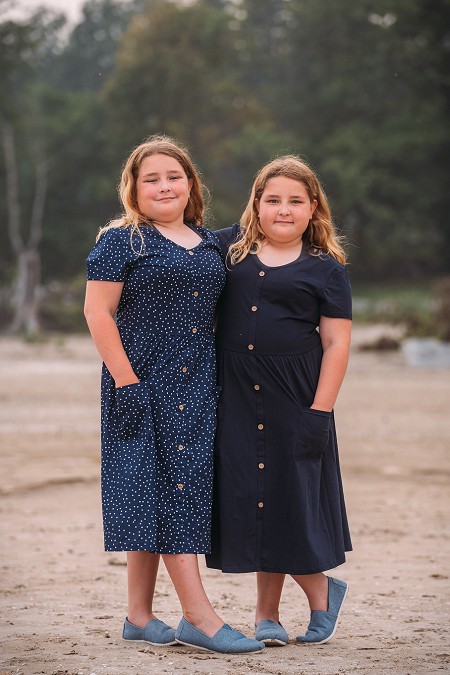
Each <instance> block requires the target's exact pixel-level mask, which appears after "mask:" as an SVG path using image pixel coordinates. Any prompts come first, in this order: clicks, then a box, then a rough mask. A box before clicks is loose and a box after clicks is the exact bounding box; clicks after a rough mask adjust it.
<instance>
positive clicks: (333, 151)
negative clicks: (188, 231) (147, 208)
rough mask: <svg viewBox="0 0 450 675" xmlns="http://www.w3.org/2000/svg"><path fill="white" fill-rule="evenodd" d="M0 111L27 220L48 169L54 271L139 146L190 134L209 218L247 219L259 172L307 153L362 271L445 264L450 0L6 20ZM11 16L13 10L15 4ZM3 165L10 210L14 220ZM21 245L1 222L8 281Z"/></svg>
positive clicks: (281, 2)
mask: <svg viewBox="0 0 450 675" xmlns="http://www.w3.org/2000/svg"><path fill="white" fill-rule="evenodd" d="M5 4H6V3H5V0H0V69H1V72H2V79H1V82H0V117H1V118H3V119H7V120H8V121H9V122H10V123H11V124H12V125H13V128H14V132H15V138H16V139H17V151H18V162H19V168H20V195H21V209H22V212H23V215H24V221H25V222H26V217H27V214H29V212H30V209H31V204H32V199H33V194H32V192H33V190H32V180H31V176H32V175H33V170H34V169H33V167H34V165H35V162H36V156H37V155H39V154H40V156H42V155H44V156H45V157H46V158H47V160H48V163H49V170H48V198H47V207H46V212H45V222H44V233H43V240H42V244H41V256H42V274H43V280H44V283H48V282H49V281H51V280H55V279H61V280H62V279H70V278H71V277H73V276H74V275H77V274H79V273H80V270H82V269H83V267H84V257H85V255H86V253H87V251H88V250H89V248H90V246H91V245H92V242H93V239H94V237H95V233H96V231H97V230H98V228H99V227H100V226H101V225H103V224H104V223H105V221H107V220H108V219H110V218H111V217H113V216H114V215H115V214H116V213H117V211H118V209H119V206H118V203H117V196H116V188H115V186H116V182H117V179H118V175H119V172H120V166H121V164H122V161H123V159H124V158H125V156H126V155H127V154H128V152H129V150H130V149H131V147H133V146H134V145H135V144H137V143H139V142H140V141H141V140H142V139H143V138H145V137H146V136H148V135H149V134H151V133H154V132H165V133H169V134H171V135H174V136H175V137H177V138H179V139H180V140H181V141H183V142H184V143H186V144H187V146H188V147H189V148H190V150H191V152H192V155H193V157H194V159H195V160H196V162H197V163H198V165H199V167H200V169H201V170H202V173H203V176H204V178H205V182H206V184H207V185H208V187H209V188H210V190H211V193H212V207H213V213H212V217H211V223H212V224H213V226H219V227H223V226H227V225H229V224H231V223H232V222H235V221H236V220H238V219H239V217H240V214H241V212H242V209H243V206H244V204H245V202H246V199H247V196H248V192H249V189H250V186H251V182H252V179H253V176H254V174H255V172H256V170H257V169H258V168H259V166H260V165H261V164H262V163H264V162H265V161H267V160H268V159H270V158H271V157H273V156H274V155H276V154H280V153H285V152H298V153H300V154H301V155H303V156H304V157H305V158H306V159H307V160H309V161H310V163H311V164H312V165H313V167H314V168H315V169H316V170H317V171H318V173H319V175H320V177H321V179H322V181H323V183H324V184H325V188H326V191H327V194H328V195H329V197H330V200H331V203H332V207H333V212H334V214H335V218H336V222H337V223H338V225H339V227H340V229H342V230H343V231H344V232H345V234H346V235H347V238H348V241H349V252H350V262H351V267H350V271H351V275H352V278H353V280H356V281H370V282H372V283H373V282H376V281H379V282H381V281H385V280H391V281H394V280H396V281H400V280H416V279H417V280H426V279H430V278H432V277H436V276H439V275H442V274H445V273H448V271H449V258H448V256H444V255H443V254H442V251H448V250H449V249H450V219H449V217H448V213H449V212H450V203H449V199H450V197H449V190H448V189H447V185H446V175H447V174H448V170H449V164H450V130H449V126H448V124H447V120H448V116H449V112H450V93H449V92H450V87H449V84H450V77H449V75H448V73H449V72H450V63H449V60H450V31H449V28H448V21H447V20H446V19H448V15H449V10H450V0H432V2H431V3H430V2H429V0H415V1H414V2H411V1H410V0H379V1H378V2H377V3H376V5H375V6H374V4H373V2H371V0H239V1H237V0H214V1H211V0H197V2H193V3H188V4H185V3H177V2H172V1H169V0H128V1H126V0H89V1H88V2H87V3H86V5H85V7H84V11H83V16H82V18H81V20H80V22H79V24H78V25H77V26H75V27H74V28H73V29H71V30H70V31H68V30H67V26H66V25H65V21H64V17H62V16H61V15H58V14H55V13H52V12H49V11H40V12H37V13H35V14H34V15H32V16H31V17H30V19H29V20H24V21H22V22H17V21H16V22H14V21H11V20H8V19H6V18H4V15H3V14H2V10H3V8H4V6H5ZM5 16H6V15H5ZM4 186H5V173H4V167H3V164H2V163H0V218H1V221H2V223H3V222H5V221H6V205H5V199H4V198H3V195H4ZM14 272H15V268H14V257H13V255H12V251H11V247H10V245H9V243H8V239H7V236H6V229H5V228H4V227H2V228H0V283H1V284H3V285H5V284H10V283H11V281H12V279H13V276H14Z"/></svg>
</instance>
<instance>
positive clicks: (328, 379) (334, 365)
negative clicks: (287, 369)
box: [311, 344, 349, 410]
mask: <svg viewBox="0 0 450 675" xmlns="http://www.w3.org/2000/svg"><path fill="white" fill-rule="evenodd" d="M348 356H349V348H348V345H346V344H334V345H330V346H329V347H327V348H326V349H325V350H324V353H323V356H322V365H321V368H320V376H319V381H318V384H317V389H316V394H315V396H314V401H313V403H312V405H311V408H316V409H319V410H332V409H333V408H334V404H335V403H336V399H337V397H338V394H339V390H340V388H341V385H342V382H343V380H344V376H345V372H346V370H347V364H348Z"/></svg>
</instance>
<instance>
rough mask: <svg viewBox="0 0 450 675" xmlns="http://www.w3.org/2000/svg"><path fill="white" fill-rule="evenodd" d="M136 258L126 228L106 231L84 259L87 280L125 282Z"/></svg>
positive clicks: (128, 231)
mask: <svg viewBox="0 0 450 675" xmlns="http://www.w3.org/2000/svg"><path fill="white" fill-rule="evenodd" d="M136 257H137V254H136V253H135V252H134V251H133V250H132V248H131V242H130V230H129V229H128V228H111V229H110V230H106V232H104V233H103V234H102V235H101V237H100V239H99V240H98V241H97V243H96V244H95V246H94V248H93V249H92V251H91V252H90V253H89V255H88V257H87V258H86V266H87V278H88V280H92V281H93V280H96V281H125V280H126V278H127V275H128V271H129V267H130V265H131V264H132V263H133V262H134V261H135V259H136Z"/></svg>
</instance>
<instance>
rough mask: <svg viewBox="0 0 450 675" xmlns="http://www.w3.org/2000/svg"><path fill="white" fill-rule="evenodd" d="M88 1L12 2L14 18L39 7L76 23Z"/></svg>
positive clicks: (185, 0)
mask: <svg viewBox="0 0 450 675" xmlns="http://www.w3.org/2000/svg"><path fill="white" fill-rule="evenodd" d="M178 1H179V2H181V3H186V4H188V3H189V2H192V0H178ZM85 2H86V0H11V3H12V4H14V5H15V6H16V7H17V9H16V10H15V11H14V16H17V17H19V16H28V15H29V14H32V13H33V11H34V10H35V9H37V8H38V7H48V8H50V9H56V10H57V11H59V12H62V13H63V14H65V15H66V16H67V18H68V19H69V21H71V22H72V23H76V22H77V21H78V20H79V19H80V17H81V8H82V7H83V5H84V4H85Z"/></svg>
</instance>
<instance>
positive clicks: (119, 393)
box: [116, 381, 151, 438]
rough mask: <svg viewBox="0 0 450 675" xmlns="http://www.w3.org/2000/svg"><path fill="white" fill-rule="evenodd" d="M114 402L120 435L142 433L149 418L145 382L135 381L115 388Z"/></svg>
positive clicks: (126, 435) (148, 403)
mask: <svg viewBox="0 0 450 675" xmlns="http://www.w3.org/2000/svg"><path fill="white" fill-rule="evenodd" d="M116 404H117V413H118V418H119V430H120V433H121V435H122V436H123V437H124V438H136V437H138V436H141V435H143V433H144V430H145V428H146V423H148V422H150V418H151V406H150V394H149V390H148V386H147V383H146V382H145V381H144V382H136V383H134V384H128V385H126V386H124V387H119V388H118V389H116Z"/></svg>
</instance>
